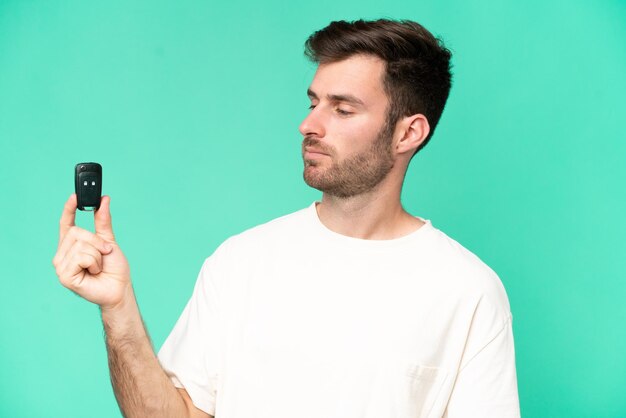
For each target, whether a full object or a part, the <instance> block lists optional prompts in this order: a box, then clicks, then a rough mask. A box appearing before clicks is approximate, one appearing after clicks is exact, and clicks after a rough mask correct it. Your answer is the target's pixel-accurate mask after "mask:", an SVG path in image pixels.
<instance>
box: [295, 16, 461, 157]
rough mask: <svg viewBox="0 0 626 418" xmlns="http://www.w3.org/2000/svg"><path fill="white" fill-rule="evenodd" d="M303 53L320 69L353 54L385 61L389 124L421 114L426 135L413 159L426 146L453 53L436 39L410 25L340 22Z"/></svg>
mask: <svg viewBox="0 0 626 418" xmlns="http://www.w3.org/2000/svg"><path fill="white" fill-rule="evenodd" d="M304 53H305V55H306V56H307V57H308V58H309V59H310V60H311V61H313V62H315V63H318V64H322V63H330V62H336V61H341V60H343V59H346V58H349V57H350V56H352V55H354V54H371V55H375V56H377V57H379V58H381V59H382V60H384V61H385V64H386V65H385V76H384V80H383V87H384V89H385V93H386V94H387V97H388V98H389V102H390V106H389V109H388V111H387V123H391V124H392V126H395V124H396V123H397V122H398V120H399V119H400V118H401V117H403V116H410V115H414V114H417V113H421V114H423V115H424V116H425V117H426V119H428V123H429V125H430V132H429V134H428V136H427V137H426V139H425V140H424V141H423V142H422V144H421V145H420V146H419V147H418V148H417V150H415V153H417V152H418V151H419V150H421V149H422V148H424V146H426V143H427V142H428V141H429V140H430V138H431V137H432V135H433V133H434V132H435V127H436V126H437V123H438V122H439V118H440V117H441V114H442V112H443V109H444V107H445V105H446V101H447V99H448V95H449V93H450V87H451V82H452V74H451V72H450V70H451V68H452V67H451V64H450V58H451V57H452V53H451V52H450V51H449V50H448V49H447V48H446V47H445V46H444V44H443V41H442V40H441V39H440V38H435V37H434V36H433V35H432V34H431V33H430V32H429V31H428V30H426V29H425V28H424V27H423V26H421V25H420V24H418V23H416V22H413V21H410V20H399V21H397V20H389V19H379V20H374V21H365V20H356V21H353V22H346V21H344V20H339V21H334V22H331V23H330V24H329V25H328V26H326V27H325V28H323V29H321V30H318V31H316V32H314V33H313V34H312V35H311V36H309V38H308V39H307V41H306V43H305V51H304ZM413 155H415V154H413Z"/></svg>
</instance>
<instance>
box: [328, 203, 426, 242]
mask: <svg viewBox="0 0 626 418" xmlns="http://www.w3.org/2000/svg"><path fill="white" fill-rule="evenodd" d="M316 209H317V215H318V217H319V219H320V221H321V222H322V224H324V226H326V227H327V228H328V229H330V230H331V231H333V232H336V233H338V234H342V235H346V236H349V237H353V238H361V239H373V240H387V239H394V238H399V237H402V236H405V235H408V234H410V233H412V232H414V231H416V230H417V229H419V228H421V226H422V225H423V224H424V222H422V221H421V220H419V219H417V218H415V217H413V216H411V215H410V214H409V213H407V212H406V211H405V210H404V208H403V207H402V204H401V203H400V193H399V192H397V193H388V194H381V193H380V192H378V193H377V192H372V193H369V194H363V195H359V196H354V197H349V198H338V197H336V196H329V195H326V194H324V195H323V196H322V202H321V203H319V204H317V205H316Z"/></svg>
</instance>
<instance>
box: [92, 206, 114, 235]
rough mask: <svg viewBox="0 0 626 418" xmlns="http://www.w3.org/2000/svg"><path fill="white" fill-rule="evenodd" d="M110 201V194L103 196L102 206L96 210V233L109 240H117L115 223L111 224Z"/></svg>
mask: <svg viewBox="0 0 626 418" xmlns="http://www.w3.org/2000/svg"><path fill="white" fill-rule="evenodd" d="M110 202H111V198H110V197H109V196H102V199H100V208H99V209H98V210H97V211H95V212H94V223H95V226H96V235H98V236H100V237H102V238H104V239H105V240H107V241H112V242H115V235H113V225H112V224H111V211H110V206H109V203H110Z"/></svg>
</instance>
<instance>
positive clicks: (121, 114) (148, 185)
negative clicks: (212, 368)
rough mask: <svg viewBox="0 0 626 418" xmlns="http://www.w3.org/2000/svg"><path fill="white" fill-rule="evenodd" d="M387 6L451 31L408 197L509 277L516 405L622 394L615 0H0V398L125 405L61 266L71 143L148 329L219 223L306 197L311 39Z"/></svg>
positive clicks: (11, 411) (573, 403) (569, 411)
mask: <svg viewBox="0 0 626 418" xmlns="http://www.w3.org/2000/svg"><path fill="white" fill-rule="evenodd" d="M378 17H391V18H408V19H413V20H416V21H418V22H420V23H422V24H423V25H425V26H426V27H427V28H428V29H429V30H430V31H432V32H433V33H434V34H435V35H439V36H441V37H442V38H443V39H444V41H445V42H446V45H447V46H448V47H449V48H450V49H451V50H452V52H453V54H454V56H453V64H454V68H453V72H454V84H453V88H452V92H451V95H450V99H449V101H448V104H447V107H446V110H445V112H444V114H443V117H442V120H441V122H440V125H439V126H438V127H437V132H436V134H435V135H434V137H433V139H432V141H431V142H430V143H429V144H428V146H426V148H424V149H423V150H422V151H421V152H420V153H419V154H418V156H416V157H415V158H414V159H413V162H412V164H411V167H410V168H409V172H408V175H407V179H406V183H405V188H404V191H403V203H404V205H405V207H406V208H407V210H408V211H409V212H411V213H412V214H415V215H419V216H422V217H426V218H428V219H431V221H432V222H433V225H434V226H435V227H437V228H439V229H441V230H442V231H444V232H446V233H447V234H448V235H450V236H451V237H452V238H454V239H456V240H457V241H459V242H460V243H461V244H462V245H464V246H465V247H466V248H468V249H470V250H471V251H472V252H474V253H475V254H477V255H478V256H479V257H480V258H481V259H482V260H483V261H484V262H486V263H487V264H488V265H489V266H491V267H492V268H493V269H494V270H495V271H496V272H497V273H498V275H499V276H500V278H501V279H502V282H503V283H504V285H505V287H506V289H507V292H508V295H509V299H510V302H511V308H512V312H513V316H514V332H515V340H516V353H517V372H518V381H519V393H520V401H521V408H522V415H523V416H525V417H567V418H578V417H626V397H624V390H625V388H626V304H625V303H624V296H625V295H626V283H625V280H624V279H626V274H625V272H626V261H625V259H626V257H624V253H625V251H624V250H625V249H626V245H625V244H624V236H625V235H626V221H625V220H624V214H625V212H626V197H625V193H624V189H625V187H624V180H625V179H626V168H625V166H624V163H623V160H624V156H625V155H626V142H625V139H626V138H625V135H624V133H625V129H624V127H623V125H624V119H625V117H624V116H625V115H626V105H625V103H624V97H625V96H626V3H625V2H623V1H608V0H605V1H595V2H594V1H579V0H575V1H552V2H550V1H547V2H546V1H537V0H532V1H525V2H521V1H515V2H493V1H477V2H468V1H411V2H409V1H395V2H390V3H386V4H385V3H384V2H382V1H380V0H378V1H364V0H359V1H354V0H350V1H344V2H337V1H327V0H322V1H316V2H306V3H292V2H286V1H275V0H274V1H264V2H243V3H240V2H231V3H226V2H219V3H216V2H205V1H179V2H165V1H142V2H135V1H109V2H94V1H27V0H24V1H11V0H0V192H1V195H0V215H1V216H0V258H1V263H0V280H1V282H0V283H1V292H0V330H1V334H0V375H1V376H2V378H1V379H0V416H1V417H12V418H18V417H64V418H73V417H96V418H98V417H119V416H121V415H120V413H119V410H118V408H117V404H116V402H115V399H114V396H113V392H112V389H111V386H110V382H109V377H108V367H107V359H106V352H105V347H104V342H103V331H102V325H101V320H100V316H99V311H98V308H97V306H95V305H92V304H90V303H89V302H86V301H84V300H82V299H80V298H79V297H77V296H75V295H74V294H73V293H72V292H70V291H69V290H67V289H65V288H64V287H63V286H61V284H60V283H59V281H58V279H57V277H56V274H55V271H54V267H53V266H52V257H53V256H54V254H55V252H56V246H57V240H58V221H59V218H60V215H61V209H62V207H63V203H64V202H65V200H66V199H67V198H68V196H69V195H70V194H71V193H72V192H73V187H74V186H73V168H74V165H75V164H76V163H78V162H84V161H96V162H99V163H100V164H102V166H103V174H104V180H103V183H104V187H103V194H106V195H109V196H111V210H112V215H113V227H114V230H115V232H116V235H117V239H118V242H119V243H120V245H121V247H122V249H123V250H124V252H125V254H126V255H127V257H128V259H129V262H130V265H131V271H132V278H133V282H134V286H135V291H136V294H137V298H138V301H139V305H140V307H141V311H142V314H143V317H144V320H145V323H146V325H147V327H148V329H149V332H150V334H151V337H152V339H153V342H154V345H155V347H156V348H157V349H158V348H159V347H160V346H161V344H162V343H163V341H164V339H165V338H166V336H167V335H168V333H169V331H170V330H171V328H172V326H173V325H174V323H175V321H176V320H177V318H178V316H179V315H180V313H181V311H182V309H183V307H184V305H185V303H186V301H187V299H188V297H189V296H190V294H191V291H192V288H193V284H194V282H195V280H196V277H197V274H198V271H199V269H200V267H201V264H202V262H203V261H204V259H205V258H206V257H207V256H209V255H210V254H211V253H212V251H213V250H214V249H215V248H216V246H217V245H219V243H221V242H222V241H223V240H224V239H226V238H227V237H229V236H230V235H232V234H235V233H238V232H240V231H242V230H244V229H246V228H249V227H252V226H254V225H257V224H259V223H262V222H265V221H267V220H270V219H272V218H274V217H277V216H280V215H283V214H286V213H289V212H292V211H294V210H297V209H301V208H303V207H305V206H307V205H309V204H310V203H311V202H312V201H313V200H315V199H319V197H320V194H319V192H318V191H316V190H313V189H310V188H308V187H307V186H306V185H305V184H304V182H303V180H302V161H301V157H300V143H301V140H302V137H301V135H300V134H299V132H298V125H299V123H300V121H301V120H302V119H303V118H304V117H305V115H306V114H307V112H308V109H307V107H308V104H309V102H308V99H307V97H306V93H305V92H306V88H307V87H308V85H309V82H310V81H311V79H312V76H313V74H314V71H315V66H313V65H312V64H310V63H308V62H307V61H306V60H305V58H304V56H303V52H302V51H303V44H304V41H305V39H306V37H307V36H308V35H309V34H310V33H312V32H313V31H315V30H317V29H320V28H322V27H323V26H325V25H326V24H328V23H329V22H330V21H331V20H337V19H348V20H353V19H358V18H366V19H372V18H378ZM77 224H78V225H79V226H81V227H83V228H86V229H89V230H93V213H92V212H80V213H78V214H77Z"/></svg>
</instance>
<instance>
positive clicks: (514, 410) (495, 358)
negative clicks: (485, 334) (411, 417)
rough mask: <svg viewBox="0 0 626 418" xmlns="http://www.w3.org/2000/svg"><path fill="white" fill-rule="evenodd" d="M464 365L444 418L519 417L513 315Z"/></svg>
mask: <svg viewBox="0 0 626 418" xmlns="http://www.w3.org/2000/svg"><path fill="white" fill-rule="evenodd" d="M466 354H467V356H466V357H465V359H464V360H463V362H462V365H461V368H460V371H459V373H458V376H457V380H456V382H455V384H454V388H453V390H452V394H451V396H450V399H449V401H448V407H447V409H446V413H445V414H444V416H443V418H519V416H520V409H519V399H518V391H517V376H516V371H515V349H514V345H513V328H512V316H511V314H510V313H509V315H508V318H507V319H506V320H505V321H504V323H502V326H501V328H500V329H499V330H497V331H495V334H494V335H491V336H489V338H488V339H487V340H486V341H485V343H484V345H482V346H481V347H480V348H479V349H477V350H476V351H468V352H467V353H466Z"/></svg>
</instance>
